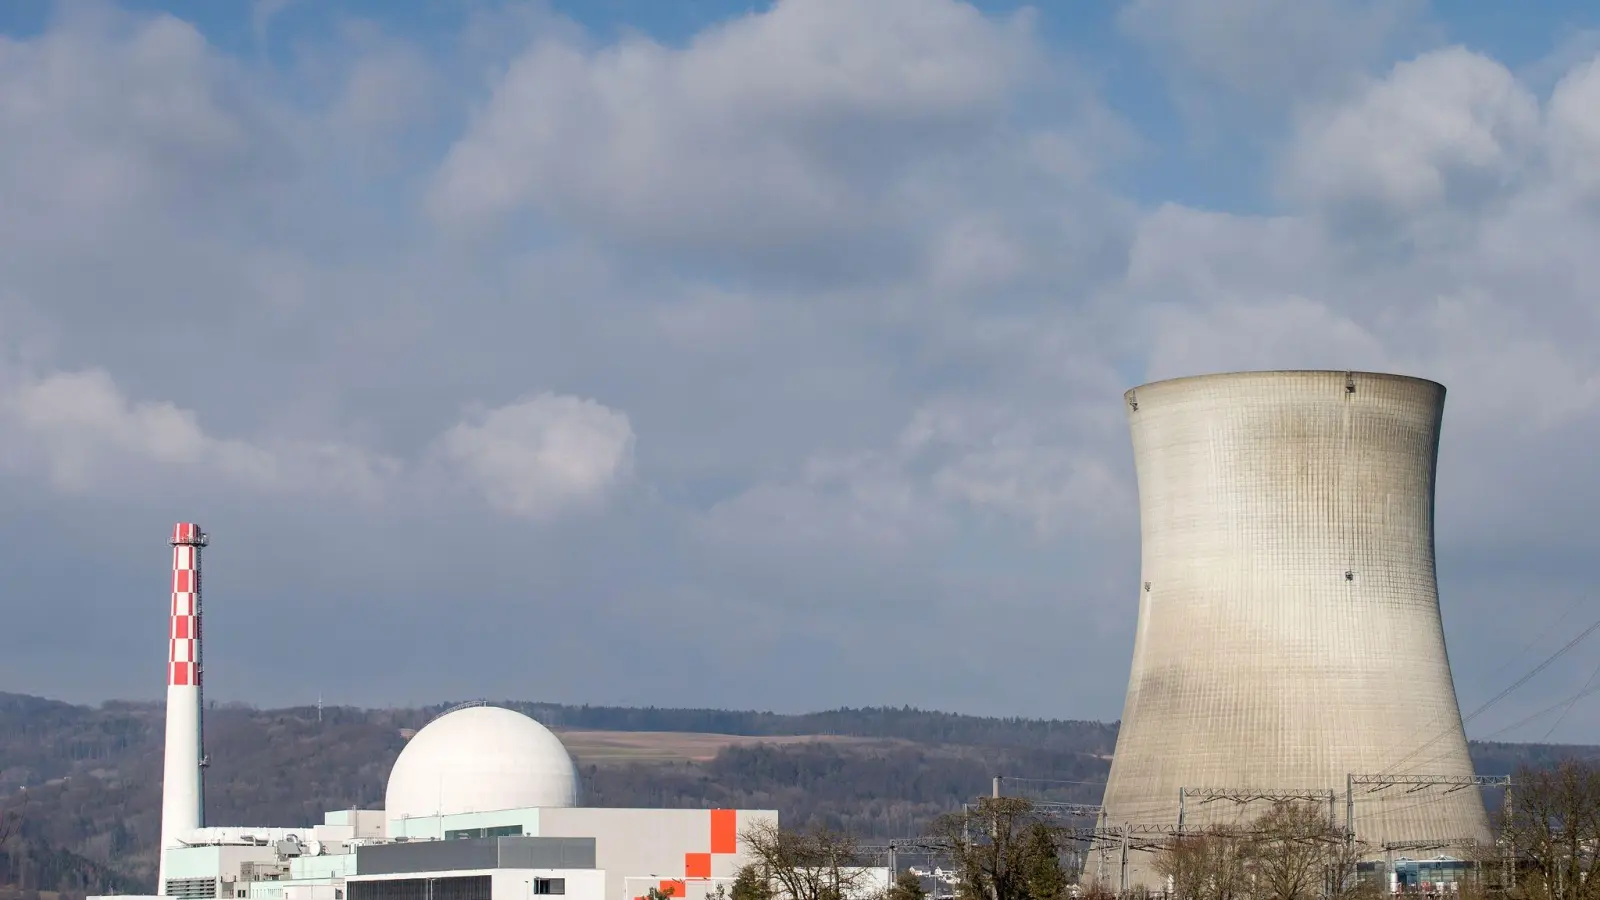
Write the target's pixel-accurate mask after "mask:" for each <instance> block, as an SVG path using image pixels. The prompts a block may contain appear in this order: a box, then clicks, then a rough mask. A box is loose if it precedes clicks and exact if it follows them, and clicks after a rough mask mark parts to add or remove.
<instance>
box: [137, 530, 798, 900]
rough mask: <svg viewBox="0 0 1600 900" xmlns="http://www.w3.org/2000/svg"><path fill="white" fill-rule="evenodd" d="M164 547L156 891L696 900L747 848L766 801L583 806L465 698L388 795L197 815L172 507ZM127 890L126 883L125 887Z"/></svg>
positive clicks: (545, 745)
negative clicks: (270, 815) (168, 587)
mask: <svg viewBox="0 0 1600 900" xmlns="http://www.w3.org/2000/svg"><path fill="white" fill-rule="evenodd" d="M169 543H170V544H171V546H172V551H173V557H172V562H173V569H172V604H171V619H170V623H171V627H170V634H169V641H168V656H167V661H168V664H167V730H166V746H165V765H164V779H165V781H164V784H163V787H162V821H161V850H160V853H161V859H160V866H159V882H158V888H157V890H158V896H167V897H180V898H186V900H202V898H204V900H211V898H248V900H510V898H518V900H521V898H527V897H531V896H535V895H558V896H566V897H577V898H581V900H602V898H604V900H633V898H642V897H645V896H647V895H648V894H649V892H650V890H651V889H652V888H655V889H657V890H658V891H662V892H670V894H671V896H672V897H674V898H686V900H701V898H703V897H705V895H706V894H707V893H708V892H709V891H713V890H715V888H716V886H717V885H723V886H726V885H727V883H729V882H731V881H732V880H733V878H734V876H735V875H736V873H737V872H738V870H739V869H740V868H742V867H743V866H744V865H746V864H747V863H748V862H749V861H750V859H749V856H748V855H747V853H746V847H745V843H744V838H743V835H744V834H746V833H747V831H748V830H749V829H751V828H752V827H759V826H763V825H766V826H776V824H777V821H778V813H777V812H776V811H774V810H734V809H594V808H584V807H581V806H579V800H580V784H579V779H578V772H577V768H576V767H575V766H574V765H573V762H572V758H571V756H570V755H569V754H568V752H567V749H566V747H565V746H563V745H562V743H561V740H560V738H558V737H557V736H556V735H555V734H554V733H552V732H551V731H550V730H549V729H547V728H545V727H544V726H543V725H541V724H539V723H538V722H536V721H534V720H533V719H532V718H529V717H528V716H525V715H522V714H521V713H518V712H515V711H513V710H509V709H502V708H499V707H493V706H488V705H484V704H467V705H464V706H461V707H457V708H455V709H452V710H449V711H447V712H445V713H444V714H442V715H440V716H438V717H436V718H435V719H434V720H433V721H431V722H429V723H428V724H427V725H426V726H424V727H423V728H422V729H420V730H419V731H417V733H416V734H415V735H414V736H412V737H411V739H410V740H409V741H408V742H407V744H406V746H405V748H404V749H403V750H402V751H401V752H400V756H399V758H398V759H396V760H395V764H394V767H393V769H391V770H390V774H389V782H388V785H387V787H386V790H385V795H384V809H381V810H373V809H345V810H333V811H330V812H328V813H327V815H326V816H325V817H324V820H323V823H322V824H321V825H315V826H311V827H272V826H266V825H262V826H221V827H219V826H207V825H206V824H205V823H204V820H203V810H204V801H203V797H204V791H203V777H202V776H203V773H204V771H205V767H206V765H207V763H208V762H209V760H208V759H207V757H206V756H205V753H204V749H203V746H204V743H203V737H204V727H203V723H202V721H201V710H202V709H203V696H202V690H203V684H204V680H205V666H204V658H203V656H202V648H203V641H202V635H203V628H202V619H203V616H202V601H201V597H202V594H201V584H200V575H201V567H200V561H201V554H202V551H203V548H205V547H206V546H207V545H208V543H209V539H208V537H207V535H206V534H205V533H204V532H203V531H202V530H201V529H200V527H199V526H197V525H194V524H192V523H180V524H178V525H177V526H175V528H174V530H173V534H172V538H171V540H170V542H169ZM124 900H126V898H124Z"/></svg>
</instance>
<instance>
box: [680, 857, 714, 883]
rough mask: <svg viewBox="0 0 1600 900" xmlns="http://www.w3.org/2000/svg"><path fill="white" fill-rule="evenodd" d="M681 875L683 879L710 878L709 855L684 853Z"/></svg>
mask: <svg viewBox="0 0 1600 900" xmlns="http://www.w3.org/2000/svg"><path fill="white" fill-rule="evenodd" d="M683 875H684V877H685V878H710V877H711V854H709V853H685V854H684V855H683Z"/></svg>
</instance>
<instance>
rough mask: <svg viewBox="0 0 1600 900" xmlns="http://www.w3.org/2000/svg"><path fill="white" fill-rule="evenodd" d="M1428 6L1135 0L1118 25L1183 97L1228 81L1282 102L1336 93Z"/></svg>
mask: <svg viewBox="0 0 1600 900" xmlns="http://www.w3.org/2000/svg"><path fill="white" fill-rule="evenodd" d="M1425 8H1426V7H1425V3H1424V2H1423V0H1128V2H1126V3H1124V4H1123V6H1122V8H1121V9H1120V10H1119V11H1118V14H1117V24H1118V25H1119V27H1120V28H1121V29H1122V30H1123V31H1124V32H1125V33H1127V34H1129V35H1131V36H1133V37H1135V38H1137V39H1139V40H1140V41H1143V42H1144V43H1145V44H1147V45H1149V46H1150V47H1151V48H1152V49H1153V50H1155V51H1157V52H1158V53H1159V54H1160V55H1161V56H1162V57H1163V58H1164V60H1165V61H1166V62H1168V63H1169V65H1170V67H1171V69H1172V74H1173V75H1174V84H1175V90H1176V91H1177V92H1178V93H1179V95H1180V96H1181V97H1182V98H1183V100H1184V101H1185V102H1186V103H1188V104H1190V105H1192V106H1194V105H1202V104H1210V103H1216V102H1218V101H1217V98H1215V96H1214V95H1215V89H1217V88H1221V89H1222V91H1223V93H1224V94H1225V95H1231V96H1232V97H1242V98H1246V99H1247V100H1249V101H1252V102H1256V103H1266V104H1268V105H1270V106H1278V105H1283V104H1287V103H1290V102H1298V101H1303V100H1305V99H1306V98H1307V97H1310V96H1317V95H1321V94H1326V93H1328V92H1330V91H1335V90H1337V89H1338V88H1339V87H1340V86H1342V85H1343V84H1345V83H1346V82H1347V81H1348V80H1349V79H1350V78H1351V77H1352V76H1353V75H1355V74H1357V73H1359V72H1360V71H1361V70H1362V68H1363V67H1364V66H1365V65H1367V64H1369V63H1371V62H1372V61H1374V60H1376V59H1378V58H1379V57H1380V55H1381V54H1382V52H1383V51H1384V50H1385V49H1387V48H1388V47H1389V46H1390V45H1391V44H1392V43H1393V42H1395V41H1396V40H1397V39H1399V38H1400V37H1402V36H1403V35H1404V34H1406V33H1407V32H1409V31H1411V30H1412V29H1414V28H1416V27H1417V26H1418V24H1419V21H1420V19H1421V15H1422V13H1423V11H1424V10H1425ZM1207 89H1211V94H1210V95H1208V93H1207ZM1227 99H1229V98H1228V97H1226V96H1225V97H1224V98H1223V99H1222V102H1226V101H1227Z"/></svg>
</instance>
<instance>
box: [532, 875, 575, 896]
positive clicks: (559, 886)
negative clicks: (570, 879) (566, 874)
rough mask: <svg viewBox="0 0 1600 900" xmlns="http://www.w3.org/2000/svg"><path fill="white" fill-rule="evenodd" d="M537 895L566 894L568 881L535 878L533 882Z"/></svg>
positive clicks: (563, 879)
mask: <svg viewBox="0 0 1600 900" xmlns="http://www.w3.org/2000/svg"><path fill="white" fill-rule="evenodd" d="M533 892H534V893H535V894H565V893H566V892H567V880H566V879H565V878H535V879H534V880H533Z"/></svg>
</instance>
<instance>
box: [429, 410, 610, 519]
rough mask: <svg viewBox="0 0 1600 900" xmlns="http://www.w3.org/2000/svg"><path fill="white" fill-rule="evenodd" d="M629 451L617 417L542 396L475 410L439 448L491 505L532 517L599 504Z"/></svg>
mask: <svg viewBox="0 0 1600 900" xmlns="http://www.w3.org/2000/svg"><path fill="white" fill-rule="evenodd" d="M633 445H634V435H633V427H632V426H631V425H630V424H629V422H628V417H627V416H626V415H624V414H623V413H620V412H617V411H616V410H613V409H608V408H607V407H605V406H603V405H601V404H600V403H597V402H595V401H594V400H586V399H582V398H579V397H570V396H564V395H559V394H551V393H544V394H539V395H538V396H535V397H531V398H528V399H524V400H519V401H517V402H515V403H510V404H507V405H505V406H501V407H498V408H495V409H488V410H481V411H478V412H476V413H475V414H473V415H472V416H471V417H470V418H469V419H468V420H467V421H463V422H461V423H459V424H457V425H456V426H455V427H453V428H451V429H450V430H449V431H448V432H446V433H445V434H444V436H443V437H442V438H441V439H440V441H439V450H440V452H441V454H442V455H443V457H444V458H445V459H446V460H447V461H449V462H450V463H452V464H453V465H455V466H456V467H458V469H459V470H460V472H461V474H462V475H463V476H464V477H465V478H466V479H467V480H468V481H469V482H470V483H471V484H473V485H474V486H475V487H476V488H477V489H478V490H479V491H481V492H482V494H483V496H484V499H485V500H487V501H488V503H489V504H490V505H491V506H493V507H495V508H496V509H499V510H501V511H503V512H507V513H510V514H513V515H518V516H526V517H529V518H535V519H538V518H546V517H549V516H551V515H555V514H557V513H560V512H566V511H568V510H572V509H577V508H583V507H588V506H591V505H593V504H595V503H596V502H598V501H600V500H601V499H603V498H604V497H605V496H606V495H607V494H608V493H609V492H610V491H611V489H612V488H614V487H615V486H616V485H617V484H618V483H619V482H621V481H622V480H623V479H625V478H626V477H627V476H628V474H629V473H630V470H631V467H632V462H633Z"/></svg>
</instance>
